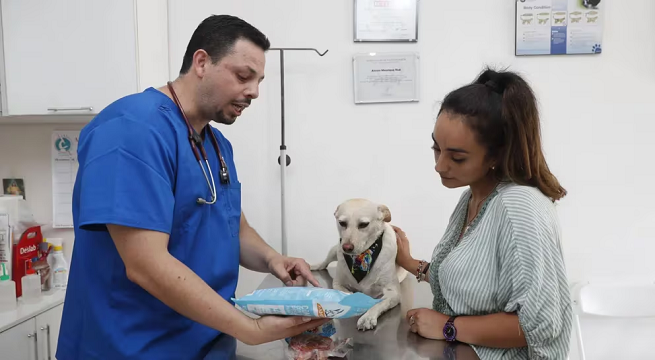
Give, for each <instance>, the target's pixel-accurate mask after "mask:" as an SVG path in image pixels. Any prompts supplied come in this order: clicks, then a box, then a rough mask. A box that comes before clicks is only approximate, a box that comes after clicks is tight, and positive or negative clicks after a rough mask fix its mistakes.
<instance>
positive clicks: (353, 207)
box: [311, 199, 407, 330]
mask: <svg viewBox="0 0 655 360" xmlns="http://www.w3.org/2000/svg"><path fill="white" fill-rule="evenodd" d="M334 217H335V218H336V220H337V228H338V229H339V236H340V238H339V244H338V245H335V246H334V247H333V248H331V249H330V251H329V253H328V255H327V258H326V259H325V260H324V261H323V262H322V263H321V264H319V265H314V266H312V267H311V269H312V270H324V269H326V268H327V266H328V265H329V264H330V263H331V262H333V261H335V260H336V261H337V269H336V277H335V278H334V279H333V281H332V287H333V288H334V289H337V290H341V291H345V292H362V293H364V294H366V295H368V296H371V297H373V298H376V299H379V298H381V299H382V301H380V302H379V303H377V304H376V305H374V306H373V307H372V308H371V309H369V310H368V311H367V312H366V313H365V314H363V315H362V316H361V317H360V318H359V320H358V321H357V328H358V329H360V330H369V329H373V328H375V326H376V325H377V323H378V317H379V316H380V315H382V314H383V313H384V312H386V311H387V310H389V309H391V308H393V307H394V306H396V305H398V303H399V302H400V283H401V282H402V281H403V280H404V279H405V277H406V276H407V271H405V269H403V268H401V267H400V266H398V265H396V252H397V243H396V233H395V232H394V230H393V228H392V227H391V225H389V224H388V222H389V221H391V213H390V212H389V209H388V208H387V207H386V206H385V205H378V204H375V203H373V202H371V201H368V200H365V199H351V200H348V201H345V202H343V203H342V204H341V205H339V206H338V207H337V210H336V211H335V213H334Z"/></svg>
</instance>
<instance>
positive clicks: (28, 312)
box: [0, 290, 66, 333]
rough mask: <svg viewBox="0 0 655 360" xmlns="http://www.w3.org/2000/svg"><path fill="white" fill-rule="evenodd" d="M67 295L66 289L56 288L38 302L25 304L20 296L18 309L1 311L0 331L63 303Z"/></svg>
mask: <svg viewBox="0 0 655 360" xmlns="http://www.w3.org/2000/svg"><path fill="white" fill-rule="evenodd" d="M65 297H66V291H65V290H55V291H53V292H52V293H51V294H47V295H46V294H43V298H42V299H41V301H40V302H38V303H36V304H23V302H22V301H21V299H20V298H19V299H18V306H17V307H16V310H12V311H5V312H0V333H1V332H3V331H5V330H7V329H10V328H12V327H14V326H16V325H18V324H20V323H22V322H24V321H26V320H29V319H30V318H33V317H35V316H37V315H39V314H41V313H43V312H46V311H48V310H50V309H52V308H53V307H55V306H57V305H60V304H62V303H63V302H64V298H65Z"/></svg>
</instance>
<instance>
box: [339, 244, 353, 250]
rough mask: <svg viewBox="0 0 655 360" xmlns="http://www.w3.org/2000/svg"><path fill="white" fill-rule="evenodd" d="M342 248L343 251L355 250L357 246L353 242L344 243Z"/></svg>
mask: <svg viewBox="0 0 655 360" xmlns="http://www.w3.org/2000/svg"><path fill="white" fill-rule="evenodd" d="M341 248H342V249H343V251H353V249H354V248H355V246H354V245H353V244H343V245H341Z"/></svg>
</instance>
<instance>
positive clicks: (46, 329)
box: [41, 325, 52, 360]
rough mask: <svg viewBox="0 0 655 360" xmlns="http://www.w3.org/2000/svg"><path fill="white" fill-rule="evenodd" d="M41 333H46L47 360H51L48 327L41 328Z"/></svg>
mask: <svg viewBox="0 0 655 360" xmlns="http://www.w3.org/2000/svg"><path fill="white" fill-rule="evenodd" d="M41 331H45V332H46V333H45V334H46V343H47V344H48V357H47V359H48V360H52V354H51V353H50V325H46V326H45V327H43V326H42V327H41Z"/></svg>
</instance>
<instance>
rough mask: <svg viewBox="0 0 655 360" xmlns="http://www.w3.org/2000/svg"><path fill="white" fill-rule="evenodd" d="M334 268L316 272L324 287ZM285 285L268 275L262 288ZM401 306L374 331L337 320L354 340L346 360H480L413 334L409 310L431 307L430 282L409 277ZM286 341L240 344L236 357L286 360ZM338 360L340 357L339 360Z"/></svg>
mask: <svg viewBox="0 0 655 360" xmlns="http://www.w3.org/2000/svg"><path fill="white" fill-rule="evenodd" d="M334 272H335V269H334V268H328V270H323V271H315V272H314V276H315V277H316V278H317V279H318V280H319V282H320V283H321V286H323V287H328V288H331V287H332V274H334ZM281 286H283V285H282V282H281V281H280V280H278V279H277V278H275V277H274V276H273V275H268V276H267V277H266V278H265V279H264V280H263V281H262V283H261V285H260V286H259V289H264V288H272V287H281ZM401 291H402V299H401V303H400V304H399V305H398V306H396V307H395V308H393V309H391V310H389V311H388V312H387V313H385V314H383V315H382V316H380V318H379V319H378V326H377V328H375V329H374V330H368V331H359V330H357V319H358V318H357V317H355V318H350V319H341V320H335V327H336V328H337V335H338V336H339V337H341V338H346V337H351V338H352V339H353V343H354V345H353V349H352V351H351V352H350V354H348V355H347V357H345V358H343V359H344V360H346V359H347V360H357V359H361V360H364V359H366V360H369V359H375V360H386V359H389V360H391V359H393V360H398V359H403V360H415V359H448V360H479V358H478V356H477V355H476V353H475V351H473V349H472V348H471V347H470V346H468V345H466V344H462V343H455V344H449V343H447V342H445V341H440V340H429V339H425V338H423V337H420V336H418V335H416V334H414V333H412V332H410V331H409V326H408V324H407V322H406V321H405V314H406V313H407V311H408V310H410V309H413V308H419V307H427V308H430V307H431V304H432V293H431V291H430V286H429V285H428V284H427V283H418V282H417V281H416V279H415V278H414V277H412V276H411V275H410V276H408V277H407V278H406V279H405V280H404V281H403V282H402V284H401ZM286 346H287V345H286V343H285V342H284V341H281V340H278V341H273V342H271V343H268V344H263V345H258V346H249V345H246V344H243V343H241V342H237V344H236V347H237V350H236V355H237V356H236V358H237V359H239V360H260V359H266V360H286V359H287V358H286V357H285V353H284V348H285V347H286ZM335 359H336V358H335Z"/></svg>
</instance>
